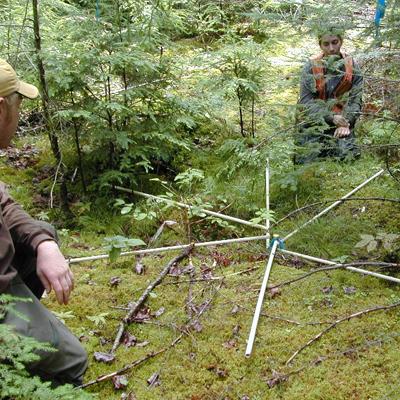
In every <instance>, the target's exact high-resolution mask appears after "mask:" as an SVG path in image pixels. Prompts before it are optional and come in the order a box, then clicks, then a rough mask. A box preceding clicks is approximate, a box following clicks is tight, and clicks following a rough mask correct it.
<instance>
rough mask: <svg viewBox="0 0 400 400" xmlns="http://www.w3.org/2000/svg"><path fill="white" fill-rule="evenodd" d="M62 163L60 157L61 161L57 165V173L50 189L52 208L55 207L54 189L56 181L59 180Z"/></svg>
mask: <svg viewBox="0 0 400 400" xmlns="http://www.w3.org/2000/svg"><path fill="white" fill-rule="evenodd" d="M61 163H62V158H60V162H59V163H58V165H57V169H56V173H55V174H54V181H53V184H52V185H51V190H50V208H53V191H54V186H55V185H56V182H57V176H58V171H59V170H60V167H61Z"/></svg>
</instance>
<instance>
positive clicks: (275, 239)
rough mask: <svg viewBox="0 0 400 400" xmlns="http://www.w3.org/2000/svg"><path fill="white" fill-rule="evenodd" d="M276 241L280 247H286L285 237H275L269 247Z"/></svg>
mask: <svg viewBox="0 0 400 400" xmlns="http://www.w3.org/2000/svg"><path fill="white" fill-rule="evenodd" d="M275 242H278V247H279V248H280V249H285V242H284V241H283V239H281V238H273V239H272V240H271V243H270V244H269V248H270V249H272V246H273V244H274V243H275Z"/></svg>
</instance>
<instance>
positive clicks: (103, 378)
mask: <svg viewBox="0 0 400 400" xmlns="http://www.w3.org/2000/svg"><path fill="white" fill-rule="evenodd" d="M181 256H182V254H181ZM222 283H223V282H221V283H220V284H219V286H218V288H217V289H216V290H215V291H214V294H213V296H212V297H211V298H210V299H209V300H208V301H207V302H206V304H205V305H204V306H203V307H202V309H201V310H200V311H199V312H198V314H197V315H196V319H195V320H193V319H192V320H189V322H188V323H187V324H186V325H185V327H184V329H181V331H182V332H183V333H181V334H180V335H179V336H178V337H177V338H175V339H174V340H173V341H172V342H171V343H170V344H169V345H168V346H167V347H164V348H162V349H160V350H157V351H152V352H151V353H148V354H146V355H145V356H144V357H142V358H139V359H138V360H136V361H133V362H132V363H130V364H127V365H125V366H124V367H123V368H121V369H119V370H118V371H114V372H111V373H110V374H107V375H102V376H99V377H98V378H96V379H94V380H92V381H90V382H87V383H84V384H83V385H81V386H78V387H77V389H84V388H87V387H88V386H92V385H95V384H97V383H100V382H104V381H106V380H109V379H111V378H113V377H114V376H116V375H120V374H122V373H124V372H126V371H128V370H130V369H132V368H135V367H137V366H138V365H140V364H143V363H144V362H145V361H147V360H149V359H151V358H154V357H156V356H158V355H159V354H162V353H164V352H166V351H167V350H169V349H171V348H172V347H175V345H176V344H177V343H178V342H180V340H181V339H182V337H183V336H184V334H187V332H188V331H189V330H190V328H191V327H192V326H193V325H194V323H195V322H196V321H197V319H198V318H200V317H201V315H202V314H203V313H204V312H205V311H206V310H207V309H208V307H209V305H210V304H211V302H212V301H213V300H214V297H215V295H216V294H217V293H218V292H219V290H220V289H221V287H222Z"/></svg>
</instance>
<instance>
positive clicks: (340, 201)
mask: <svg viewBox="0 0 400 400" xmlns="http://www.w3.org/2000/svg"><path fill="white" fill-rule="evenodd" d="M384 172H385V170H384V169H380V170H379V171H378V172H376V173H375V174H374V175H372V176H370V177H369V178H368V179H366V180H365V181H364V182H362V183H361V184H359V185H358V186H357V187H355V188H354V189H353V190H351V191H350V192H348V193H346V194H345V195H344V196H342V197H341V198H340V199H339V200H338V201H335V202H334V203H332V204H331V205H330V206H328V207H326V208H325V209H323V210H322V211H320V212H319V213H318V214H317V215H314V217H312V218H311V219H309V220H308V221H306V222H304V223H303V224H302V225H300V226H299V227H298V228H296V229H295V230H294V231H292V232H290V233H288V234H287V235H286V236H285V237H284V238H283V241H287V240H288V239H289V238H291V237H292V236H293V235H295V234H296V233H298V232H299V231H300V230H301V229H303V228H304V227H306V226H308V225H310V224H312V223H313V222H315V221H316V220H317V219H318V218H320V217H322V216H323V215H325V214H326V213H327V212H329V211H330V210H332V209H333V208H335V207H337V206H339V205H340V204H342V203H343V200H346V199H348V198H349V197H351V196H353V194H354V193H356V192H358V191H359V190H361V189H362V188H363V187H364V186H366V185H367V184H368V183H370V182H371V181H372V180H374V179H376V178H377V177H379V176H380V175H382V174H383V173H384Z"/></svg>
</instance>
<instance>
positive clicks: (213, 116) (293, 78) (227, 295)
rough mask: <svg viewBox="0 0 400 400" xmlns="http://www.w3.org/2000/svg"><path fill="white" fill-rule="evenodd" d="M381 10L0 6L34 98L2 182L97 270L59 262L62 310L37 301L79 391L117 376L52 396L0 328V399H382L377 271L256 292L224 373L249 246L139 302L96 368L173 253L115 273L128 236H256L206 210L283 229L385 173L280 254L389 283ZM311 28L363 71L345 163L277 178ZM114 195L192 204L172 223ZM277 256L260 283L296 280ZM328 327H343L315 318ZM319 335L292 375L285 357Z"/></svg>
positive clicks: (388, 352)
mask: <svg viewBox="0 0 400 400" xmlns="http://www.w3.org/2000/svg"><path fill="white" fill-rule="evenodd" d="M379 3H382V2H379ZM383 3H384V2H383ZM399 5H400V4H399V2H398V1H397V0H392V1H388V2H386V9H385V15H384V16H383V18H382V19H381V20H380V21H377V18H376V12H377V5H376V4H375V2H373V1H341V0H335V1H329V2H325V1H323V2H321V1H311V0H310V1H308V0H303V1H302V0H293V1H272V0H269V1H256V0H254V1H250V0H248V1H247V0H243V1H234V0H220V1H207V0H197V1H196V0H181V1H178V0H158V1H142V0H138V1H130V0H128V1H118V0H112V1H107V0H98V1H96V2H89V1H84V0H83V1H41V2H38V1H36V0H32V1H20V0H18V1H12V2H11V1H6V2H2V3H1V5H0V9H1V15H0V36H1V39H2V40H1V41H0V53H1V57H2V58H5V59H7V60H8V61H9V62H10V63H11V64H12V65H13V66H14V67H15V68H16V69H17V71H18V73H19V75H20V76H23V77H24V79H25V80H27V81H29V82H33V83H36V84H37V85H38V87H40V88H41V98H40V99H39V100H38V101H36V102H28V101H26V102H24V105H23V107H24V109H23V112H22V115H21V123H20V128H19V132H18V137H17V140H16V143H15V147H14V146H12V147H10V148H8V149H7V150H6V151H4V152H2V153H1V155H2V159H1V165H0V168H1V180H3V181H5V182H6V183H7V184H9V185H10V187H11V192H12V194H13V196H14V197H15V198H16V199H17V200H18V201H19V202H20V203H21V204H23V205H24V207H25V208H26V209H27V210H28V211H29V212H30V213H31V215H33V216H34V217H35V218H37V219H41V220H46V221H49V222H51V223H52V224H54V225H55V226H57V228H58V231H59V235H60V239H61V243H62V246H63V251H64V253H65V254H66V256H67V257H68V258H74V257H80V256H89V255H94V254H102V253H104V252H106V253H108V254H109V255H110V258H109V261H106V262H105V261H97V262H95V261H91V262H86V263H76V264H73V270H74V273H75V276H76V279H77V285H76V286H77V287H76V289H75V292H74V296H73V297H74V298H73V299H72V301H71V304H70V305H69V306H68V309H65V308H60V307H59V306H57V305H56V304H55V302H54V299H53V298H52V296H50V297H49V298H47V299H46V300H45V302H46V305H47V306H48V307H50V308H51V309H52V310H54V311H55V312H56V313H57V315H58V316H59V317H60V318H61V319H63V320H64V321H65V322H66V323H67V324H68V326H70V327H71V329H72V330H73V332H74V333H75V334H77V336H79V337H80V339H81V341H82V343H83V344H84V346H85V348H86V349H87V350H88V352H89V356H90V361H91V363H90V367H89V370H88V373H87V375H86V381H87V382H92V380H95V379H96V378H97V377H99V376H100V375H103V374H108V373H111V372H113V371H118V370H119V369H120V368H122V367H123V366H124V365H127V364H130V363H133V364H134V365H132V367H131V368H129V369H127V371H125V372H123V373H122V372H121V373H119V374H116V376H117V377H114V378H113V379H111V377H110V379H109V380H106V381H105V382H102V383H99V382H96V383H94V384H91V385H90V386H89V387H88V388H87V389H85V390H86V391H85V392H84V391H73V392H71V389H70V388H68V387H66V388H60V389H57V390H59V392H60V393H58V394H57V393H56V392H55V391H54V390H52V389H51V388H49V387H48V386H46V385H43V384H41V383H40V382H38V381H35V380H33V379H30V378H27V376H26V375H25V372H24V370H23V368H22V366H21V364H20V363H19V362H20V361H22V362H24V361H26V360H27V359H29V357H30V354H31V350H32V348H34V346H35V345H33V344H29V343H28V344H26V345H24V346H25V347H24V346H21V345H20V344H18V343H17V344H16V343H13V344H10V343H9V342H7V341H5V339H4V337H5V336H4V333H3V335H2V341H0V346H3V348H4V346H6V348H7V346H8V349H10V348H12V349H14V354H16V355H17V356H15V357H14V358H12V359H13V362H12V363H11V366H12V368H11V367H10V368H8V367H7V369H4V370H3V371H2V374H3V375H2V377H3V385H2V386H1V390H2V392H1V393H2V396H7V395H8V396H12V397H15V398H24V399H27V398H41V399H43V398H46V397H45V396H48V398H57V396H59V398H69V397H68V396H71V398H73V397H74V398H77V397H78V398H79V396H82V398H90V397H92V396H99V397H100V396H103V397H105V398H131V399H133V398H138V399H153V398H154V399H158V398H167V399H247V398H248V399H264V398H271V399H279V398H284V399H298V398H300V397H302V398H307V399H325V398H326V399H342V398H343V399H370V398H372V399H384V398H393V399H395V398H397V397H396V396H397V393H398V391H399V389H400V388H399V386H398V373H397V371H396V368H397V367H396V366H397V365H398V354H397V352H396V345H398V343H399V338H398V334H397V333H396V327H397V326H398V321H399V313H398V310H397V308H396V307H397V304H398V302H399V301H400V297H399V290H398V285H397V284H390V283H387V282H385V281H381V280H378V279H376V278H372V277H363V276H359V275H357V274H354V273H351V272H349V271H343V270H341V269H339V270H333V271H330V272H326V271H325V272H322V273H321V274H315V275H314V274H313V275H310V276H309V277H307V279H304V280H302V281H301V282H300V283H298V284H293V285H287V286H284V287H281V288H275V289H270V290H269V293H268V299H267V301H266V305H265V313H264V314H263V320H262V321H261V322H260V327H259V330H258V334H257V340H256V344H255V350H254V354H253V355H252V357H251V358H249V359H245V358H244V348H245V346H246V339H247V335H248V331H249V329H250V323H251V317H252V312H253V308H254V306H255V303H256V298H257V293H258V290H259V287H260V283H261V279H262V276H263V270H264V266H265V262H266V258H267V255H268V252H266V250H265V243H264V244H263V243H262V242H261V243H258V244H255V242H252V244H240V245H231V246H226V247H225V246H224V247H211V248H208V249H202V250H196V252H195V253H194V254H193V255H192V256H190V257H189V259H188V260H186V261H185V263H186V264H185V265H184V266H182V267H178V266H176V267H174V270H173V271H171V270H170V271H169V276H168V277H166V278H165V281H163V282H162V284H160V286H159V287H158V288H157V289H156V290H153V291H151V292H150V293H149V298H148V300H147V305H146V306H145V307H143V308H141V310H140V311H139V314H138V315H136V316H135V318H134V319H133V321H130V322H132V324H130V326H129V333H126V335H125V336H124V343H123V344H124V346H120V348H119V349H118V351H117V353H116V357H115V358H113V359H112V360H106V361H108V363H104V362H102V361H105V360H104V357H103V356H104V354H108V353H109V350H110V348H111V346H112V342H113V340H114V337H115V332H116V330H117V329H118V324H119V323H120V320H121V319H122V318H123V317H124V315H125V313H126V311H127V309H129V307H131V306H132V302H134V301H137V300H138V298H139V297H140V294H141V293H142V292H143V291H144V290H145V289H146V287H147V286H148V285H149V283H150V282H152V281H154V279H156V278H157V276H159V273H160V270H161V269H162V266H164V265H167V263H168V261H169V260H170V259H171V257H172V256H171V255H169V254H168V253H167V254H163V255H162V256H161V255H157V256H146V257H145V258H137V259H136V260H134V261H132V258H122V257H119V255H120V252H121V251H123V250H128V249H131V248H132V246H136V245H139V244H140V243H141V241H144V242H145V243H148V246H152V247H161V246H163V245H164V246H167V245H175V244H186V243H190V242H201V241H211V240H221V239H228V238H237V237H242V236H249V235H255V234H261V233H260V231H259V230H258V231H256V232H254V229H251V228H249V227H244V226H240V225H236V224H234V223H232V222H227V221H226V220H223V219H220V218H217V217H214V216H208V215H207V214H205V213H204V212H203V211H202V210H204V209H210V210H211V209H212V210H214V211H220V212H223V213H225V214H229V215H233V216H236V217H239V218H241V219H244V220H251V221H252V223H254V224H264V221H265V218H266V217H269V218H270V219H272V221H275V224H274V226H273V232H276V233H279V234H281V235H282V236H284V235H285V234H286V233H288V232H290V231H292V230H293V229H295V228H296V227H298V226H300V225H301V224H302V223H303V222H304V221H307V220H308V219H309V218H311V217H312V216H313V215H314V214H315V213H316V212H317V211H318V210H320V209H321V207H322V208H323V207H325V205H327V204H329V201H334V200H337V199H338V198H340V197H341V196H342V195H343V194H345V193H347V192H348V191H350V190H351V189H352V188H354V187H355V186H357V185H358V184H359V183H361V182H362V181H364V180H365V179H367V178H368V177H369V176H371V175H372V174H373V173H374V172H376V171H377V170H379V168H384V169H385V172H386V173H385V174H384V176H383V177H380V178H378V179H377V180H376V181H374V182H372V183H371V184H370V185H368V186H367V187H366V188H365V189H363V192H362V194H360V197H358V198H356V199H353V201H348V202H345V203H344V204H342V205H341V206H340V208H337V209H335V210H334V211H333V212H331V213H330V214H329V215H327V216H326V217H324V218H321V220H319V221H318V222H317V223H315V224H313V225H311V226H309V227H308V228H305V229H303V230H302V231H301V232H300V233H298V234H297V235H296V236H294V237H293V239H291V240H290V243H287V246H288V248H290V249H291V250H295V251H299V252H301V253H305V254H310V255H314V256H318V257H322V258H327V259H330V260H334V261H337V262H341V263H360V264H362V265H364V266H365V267H368V268H375V269H377V268H378V270H379V271H380V272H382V269H383V273H387V274H391V275H393V276H396V274H397V272H396V268H397V264H398V262H399V240H398V238H399V236H398V231H399V221H398V218H397V217H396V216H397V213H398V203H399V202H400V199H399V184H400V175H399V152H398V147H399V115H400V109H399V104H400V101H399V96H400V84H399V82H400V81H399V73H400V71H399V65H400V63H399V58H400V57H399V46H400V43H399V42H400V35H399V33H398V32H399V23H400V12H399V7H398V6H399ZM382 11H383V9H381V12H382ZM378 22H379V23H378ZM327 24H329V25H335V26H340V27H341V28H343V29H344V30H345V32H346V33H345V43H344V47H345V49H346V50H347V51H349V52H351V54H353V55H354V57H355V58H356V59H357V61H358V62H359V63H360V65H361V68H362V71H363V75H364V107H363V113H362V114H363V115H362V117H361V119H360V121H359V123H358V125H357V138H358V139H357V140H358V143H359V144H360V146H361V150H362V157H361V159H360V160H357V161H354V162H351V163H349V162H346V163H340V162H336V161H334V160H325V161H323V162H319V163H314V164H310V165H306V166H302V167H296V168H295V167H294V166H293V163H292V156H293V152H294V151H296V149H295V148H294V145H293V140H292V137H293V134H295V133H296V129H297V124H296V102H297V98H298V87H299V77H300V72H301V67H302V65H303V64H304V62H305V61H306V60H307V58H308V57H309V56H311V55H312V54H315V53H316V52H318V42H317V39H316V36H317V34H318V33H319V32H320V31H321V27H324V26H326V25H327ZM267 160H269V164H270V168H271V208H272V211H271V212H268V211H267V210H266V207H265V187H264V186H265V166H266V163H267ZM116 185H117V186H120V187H124V188H128V189H134V190H139V191H142V192H146V193H152V194H156V195H162V196H164V197H165V198H168V199H174V200H178V201H182V202H184V203H187V204H191V205H192V206H193V207H192V208H191V209H190V210H189V211H187V210H183V211H182V209H180V208H177V207H174V206H172V205H171V203H162V202H157V201H154V200H144V199H142V198H141V197H138V196H130V195H128V194H127V193H125V192H123V191H121V190H118V189H116V188H115V186H116ZM361 196H362V197H361ZM161 227H162V228H161ZM158 228H160V229H158ZM156 231H157V232H158V233H159V234H158V235H157V238H155V232H156ZM161 231H162V232H161ZM152 238H153V239H154V240H151V239H152ZM135 248H136V247H135ZM277 262H278V263H279V265H277V266H274V268H273V271H272V275H271V280H272V283H273V284H274V285H276V284H279V283H282V282H285V281H290V280H293V279H296V278H297V277H299V276H301V275H303V273H304V270H306V271H307V272H310V271H312V268H313V266H312V265H309V264H307V263H305V262H304V261H301V260H300V259H298V258H295V259H291V258H287V257H283V256H282V255H280V256H279V259H278V260H277ZM374 263H375V264H374ZM377 263H382V264H380V265H378V267H377ZM388 267H390V269H388ZM171 275H173V276H171ZM222 278H224V279H222ZM7 302H9V300H7V301H5V300H4V303H5V304H7ZM3 307H4V306H3ZM376 307H378V309H377V310H375V311H377V312H373V313H371V312H365V313H364V312H362V313H361V314H360V315H361V316H362V318H359V319H358V318H357V319H356V318H354V319H353V317H352V318H346V317H348V316H349V315H352V314H353V313H355V312H359V311H360V310H371V309H374V308H376ZM379 307H383V309H382V308H379ZM385 307H386V308H387V310H386V309H385ZM341 319H343V321H347V319H348V320H349V322H346V323H345V324H343V325H342V322H339V323H337V322H336V323H335V321H339V320H341ZM332 324H333V325H332ZM337 325H340V326H337ZM329 327H330V328H329ZM327 328H329V329H328V331H327V333H326V335H325V333H324V334H323V339H321V340H320V341H315V344H314V342H313V343H312V344H310V345H309V346H307V348H305V351H304V353H302V354H301V355H300V356H299V359H300V358H301V360H300V361H296V362H295V363H294V364H293V363H289V364H286V361H287V360H288V359H289V357H290V355H291V354H292V353H293V352H294V351H295V350H296V349H299V348H302V346H303V345H304V344H305V343H307V341H308V340H309V339H310V338H312V337H314V336H315V335H318V333H319V332H320V331H323V330H324V329H327ZM334 328H335V329H334ZM178 339H179V340H178ZM14 346H15V347H14ZM161 350H162V351H161ZM158 351H161V352H160V353H159V354H158V353H157V352H158ZM4 354H7V356H10V355H9V354H11V351H7V352H4ZM142 358H143V361H140V363H138V365H137V366H136V364H135V360H141V359H142ZM14 367H15V368H14ZM16 377H17V378H16ZM27 382H29V383H27ZM122 392H123V393H122ZM44 393H46V394H45V395H44ZM71 393H72V394H71ZM121 393H122V394H121Z"/></svg>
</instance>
